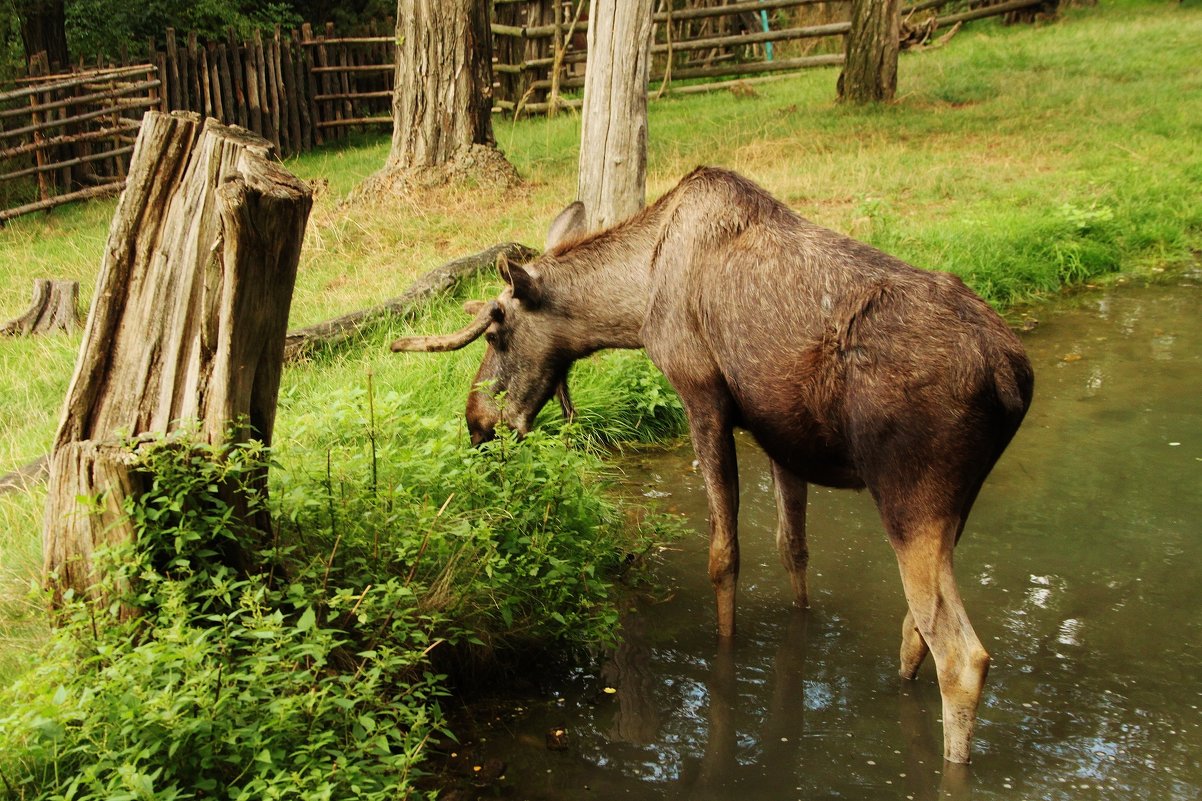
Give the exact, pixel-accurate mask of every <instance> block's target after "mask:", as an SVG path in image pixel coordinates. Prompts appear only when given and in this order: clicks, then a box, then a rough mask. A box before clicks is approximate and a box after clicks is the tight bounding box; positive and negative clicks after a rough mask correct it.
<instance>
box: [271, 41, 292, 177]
mask: <svg viewBox="0 0 1202 801" xmlns="http://www.w3.org/2000/svg"><path fill="white" fill-rule="evenodd" d="M280 44H281V42H280V26H279V25H276V26H275V30H274V31H272V34H271V76H272V87H271V94H272V97H274V98H275V110H274V111H273V112H272V113H273V114H274V117H273V120H274V122H275V130H276V139H278V140H279V145H278V150H277V152H278V153H281V154H282V153H290V152H292V150H291V133H290V132H289V130H288V93H287V92H285V91H284V75H283V60H282V59H281V57H280Z"/></svg>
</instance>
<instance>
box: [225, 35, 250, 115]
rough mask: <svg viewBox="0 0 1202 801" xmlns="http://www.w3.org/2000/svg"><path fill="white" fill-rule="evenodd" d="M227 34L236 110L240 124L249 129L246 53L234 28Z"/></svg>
mask: <svg viewBox="0 0 1202 801" xmlns="http://www.w3.org/2000/svg"><path fill="white" fill-rule="evenodd" d="M226 34H227V38H226V41H227V43H228V45H229V59H230V77H231V78H232V79H233V93H234V108H235V110H237V112H238V124H239V125H241V126H242V127H243V128H247V127H249V126H250V121H249V119H248V117H247V114H248V110H249V108H250V97H249V92H247V90H246V84H245V81H244V80H243V78H244V77H245V75H246V64H245V63H244V59H245V58H246V52H245V50H243V48H242V47H241V46H240V45H239V44H238V36H237V34H235V32H234V28H233V26H230V27H229V28H227V29H226Z"/></svg>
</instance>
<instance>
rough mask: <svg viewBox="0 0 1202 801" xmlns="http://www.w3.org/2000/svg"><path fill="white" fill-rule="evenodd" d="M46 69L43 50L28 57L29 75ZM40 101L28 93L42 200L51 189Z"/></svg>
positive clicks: (35, 75)
mask: <svg viewBox="0 0 1202 801" xmlns="http://www.w3.org/2000/svg"><path fill="white" fill-rule="evenodd" d="M48 71H49V67H48V66H47V65H46V54H45V53H44V52H42V53H35V54H34V55H33V58H31V59H29V76H30V77H31V78H33V77H37V76H39V75H45V74H46V73H47V72H48ZM40 102H41V101H40V99H39V96H38V93H36V92H34V93H31V94H30V95H29V106H30V108H31V109H33V111H31V112H30V114H29V117H30V119H31V120H32V122H33V128H34V131H33V143H34V145H36V146H37V149H36V150H34V151H33V159H34V164H36V165H37V168H38V173H37V175H38V199H39V200H43V201H44V200H47V199H48V198H49V197H50V195H51V191H50V180H49V177H48V175H47V173H46V171H45V169H44V167H45V166H46V163H47V161H49V159H48V158H47V154H46V150H45V148H44V147H43V146H42V139H43V136H42V132H41V130H40V129H39V126H40V125H41V123H42V122H43V120H42V114H41V113H40V112H39V111H38V110H37V108H38V105H39V104H40Z"/></svg>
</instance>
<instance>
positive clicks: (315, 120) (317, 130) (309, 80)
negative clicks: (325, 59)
mask: <svg viewBox="0 0 1202 801" xmlns="http://www.w3.org/2000/svg"><path fill="white" fill-rule="evenodd" d="M301 36H302V37H303V39H302V41H304V42H312V41H313V27H312V26H311V25H310V24H309V23H307V22H306V23H304V24H303V25H301ZM301 55H302V57H303V58H304V70H305V85H306V87H307V88H308V91H309V121H310V125H311V126H312V127H311V128H310V129H309V130H310V134H311V135H312V137H313V144H315V145H321V144H324V143H325V134H324V133H323V132H322V130H321V121H322V119H323V117H322V106H321V104H320V103H318V102H317V94H318V91H319V87H320V86H321V84H320V83H319V82H318V80H317V75H316V73H314V72H313V66H314V64H315V63H317V59H316V57H315V56H314V54H313V48H312V47H308V46H303V47H301Z"/></svg>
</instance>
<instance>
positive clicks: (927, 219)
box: [0, 0, 1202, 672]
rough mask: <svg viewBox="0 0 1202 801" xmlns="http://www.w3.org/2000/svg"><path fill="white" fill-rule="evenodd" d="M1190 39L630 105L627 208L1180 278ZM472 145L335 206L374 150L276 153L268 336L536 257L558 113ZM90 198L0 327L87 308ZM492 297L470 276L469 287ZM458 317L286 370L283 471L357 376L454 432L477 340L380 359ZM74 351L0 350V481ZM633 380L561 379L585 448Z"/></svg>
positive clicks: (985, 275) (631, 399)
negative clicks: (658, 199) (296, 233)
mask: <svg viewBox="0 0 1202 801" xmlns="http://www.w3.org/2000/svg"><path fill="white" fill-rule="evenodd" d="M1198 41H1202V8H1199V7H1198V5H1197V4H1196V3H1195V4H1190V3H1186V4H1177V3H1168V2H1135V1H1134V0H1131V1H1129V2H1122V3H1120V2H1115V3H1108V4H1105V5H1103V6H1099V7H1095V8H1088V9H1075V10H1071V11H1069V12H1067V13H1066V14H1065V18H1064V19H1063V20H1062V21H1060V22H1058V23H1055V24H1047V25H1040V26H1035V27H1028V26H1016V27H1011V28H1007V27H1004V26H1001V25H999V24H997V23H991V22H986V23H974V24H973V25H970V26H969V27H968V28H966V29H965V30H963V31H961V32H960V33H959V34H958V35H957V36H956V37H954V38H953V39H952V40H951V41H950V43H949V44H947V45H946V46H945V47H943V48H940V49H937V50H931V51H927V52H924V53H907V54H904V55H903V56H902V62H901V67H900V76H901V80H900V86H899V97H898V100H897V102H895V103H892V104H888V105H884V106H876V107H869V108H847V107H842V106H839V105H837V104H836V103H835V102H834V94H835V92H834V84H835V79H836V76H837V71H835V70H833V69H826V70H814V71H810V72H806V73H803V74H799V75H795V76H790V77H788V78H785V79H782V80H780V81H776V82H772V83H765V84H759V85H757V86H756V94H755V96H752V97H736V96H734V95H732V94H730V93H727V92H719V93H714V94H710V95H704V96H688V97H680V98H669V99H664V100H661V101H658V102H655V103H653V104H652V106H651V112H650V153H649V172H648V195H649V197H655V196H658V195H659V194H661V193H663V192H664V191H666V190H667V189H669V188H670V187H671V186H672V185H673V184H674V183H675V182H676V181H677V180H678V179H679V178H680V176H681V175H683V174H684V173H685V172H687V171H688V170H689V169H691V168H692V167H694V166H696V165H698V164H703V163H708V164H718V165H723V166H728V167H731V168H734V169H736V170H739V171H741V172H743V173H745V174H747V175H749V176H751V177H752V178H754V179H755V180H757V181H759V182H760V183H762V184H764V185H765V186H766V187H767V188H768V189H770V190H771V191H772V192H774V193H775V194H776V195H778V196H779V197H781V198H782V199H783V200H785V201H786V202H788V203H789V204H790V205H792V206H793V207H794V208H796V209H797V210H798V211H800V212H801V213H802V214H804V215H805V216H807V217H809V218H811V219H813V220H815V221H816V222H819V223H821V224H824V225H827V226H829V227H832V228H835V229H837V230H840V231H844V232H846V233H849V234H851V235H853V236H856V237H858V238H861V239H864V240H866V241H869V242H871V243H873V244H876V245H878V246H880V247H882V248H885V249H887V250H889V251H891V252H894V253H896V254H897V255H899V256H901V257H903V258H905V259H907V260H909V261H911V262H913V263H914V264H917V265H919V266H925V267H932V268H940V269H947V270H951V271H953V272H956V273H958V274H960V275H962V276H963V277H965V279H966V280H967V281H968V282H969V283H970V284H971V285H973V286H974V287H975V288H976V289H977V290H978V291H980V292H981V293H982V294H983V295H984V296H986V297H987V298H988V299H989V300H990V301H991V302H993V303H995V304H996V305H998V306H999V307H1005V306H1007V305H1009V304H1013V303H1016V302H1020V301H1029V300H1032V299H1035V300H1038V299H1039V298H1042V297H1047V296H1051V295H1053V294H1055V293H1056V292H1057V291H1058V289H1059V288H1060V287H1061V286H1062V285H1064V284H1066V283H1082V282H1090V281H1096V280H1099V279H1101V278H1104V277H1105V276H1108V275H1113V274H1115V273H1116V272H1118V271H1134V272H1139V271H1142V270H1146V269H1148V268H1151V267H1154V266H1155V267H1163V266H1172V265H1174V264H1180V263H1184V262H1187V261H1189V260H1191V259H1192V258H1194V257H1193V256H1192V254H1191V252H1192V251H1197V250H1199V249H1202V204H1199V203H1198V202H1197V187H1198V186H1199V185H1202V116H1200V115H1198V114H1197V113H1196V110H1197V109H1198V108H1202V72H1200V71H1199V70H1198V68H1197V42H1198ZM496 134H497V138H498V140H499V142H500V144H501V147H502V148H503V149H504V151H505V152H506V153H507V154H508V156H509V157H510V159H511V161H513V163H514V164H515V165H516V166H517V168H518V170H519V172H520V173H521V174H522V175H523V176H524V177H525V178H526V182H525V183H524V184H523V185H522V186H520V187H518V188H516V189H513V190H510V191H507V192H504V193H498V192H492V191H482V190H478V189H463V188H450V189H445V190H440V191H434V192H430V193H428V194H425V195H422V196H420V197H410V198H401V199H395V198H394V199H385V200H380V201H377V202H374V203H371V204H355V205H353V206H347V205H343V204H342V201H343V199H344V198H346V196H347V195H348V193H350V192H351V190H353V189H354V187H355V186H356V185H357V184H358V182H359V181H361V180H362V179H363V178H364V177H366V176H367V175H369V174H370V173H371V172H373V171H374V170H375V169H377V168H378V167H379V166H381V165H382V164H383V162H384V160H385V157H386V155H387V148H388V143H387V140H386V138H384V137H379V138H374V139H372V138H368V139H363V140H360V141H358V142H356V144H355V146H353V147H348V148H345V149H341V150H333V149H326V150H322V151H318V152H315V153H311V154H307V155H305V156H303V157H300V158H297V159H294V160H290V161H289V162H288V166H289V168H290V169H292V170H293V171H295V172H296V173H297V174H298V175H300V176H301V177H303V178H305V179H308V180H313V181H316V182H321V183H322V188H321V189H320V192H319V197H318V200H317V203H316V205H315V208H314V212H313V216H312V220H311V223H310V226H309V229H308V232H307V235H306V245H305V250H304V252H303V254H302V264H301V269H300V275H299V278H298V285H297V290H296V295H295V300H294V304H293V309H292V323H293V324H294V325H303V324H308V323H313V322H316V321H318V320H322V319H326V318H329V317H333V316H336V315H338V314H342V313H345V312H348V311H351V310H354V309H358V308H362V307H364V306H367V305H371V304H374V303H377V302H379V301H380V300H382V299H384V298H387V297H391V296H394V295H396V294H399V293H400V292H401V291H402V290H403V289H404V288H405V287H406V286H407V285H408V283H409V282H410V281H411V280H412V279H413V278H414V277H415V276H417V275H419V274H420V273H422V272H424V271H425V270H427V269H429V268H431V267H433V266H435V265H437V264H440V263H442V262H444V261H446V260H448V259H450V258H453V257H456V256H459V255H462V254H464V253H468V252H472V251H475V250H479V249H481V248H483V247H485V246H487V245H490V244H493V243H495V242H499V241H505V240H518V241H522V242H525V243H528V244H532V245H538V244H540V243H541V242H542V239H543V235H544V231H545V226H546V224H547V221H549V220H550V219H551V218H552V217H553V216H554V214H555V213H556V212H557V211H558V210H559V209H560V208H561V207H562V206H563V205H564V204H565V203H566V202H568V201H570V200H571V199H572V198H573V197H574V196H575V169H576V159H577V146H578V144H577V143H578V139H579V122H578V119H577V118H576V117H575V116H574V115H572V114H563V115H561V116H559V117H558V118H556V119H554V120H542V119H533V120H521V121H518V122H511V121H508V120H505V119H500V118H499V119H497V121H496ZM114 205H115V203H114V201H106V202H97V203H91V204H87V205H81V206H73V207H70V208H64V209H59V210H57V211H55V212H53V213H52V214H46V215H35V216H30V217H26V218H23V219H20V220H17V221H14V222H13V223H11V224H9V225H8V226H6V227H5V228H4V229H2V230H0V318H3V319H7V318H9V317H12V316H15V315H16V314H19V313H20V312H21V311H23V309H24V307H25V305H26V304H27V302H28V294H29V289H30V285H31V281H32V279H33V278H36V277H56V278H74V279H77V280H79V281H80V282H81V289H82V291H81V294H82V296H83V300H84V302H85V303H87V302H88V301H89V300H90V296H91V293H92V286H93V283H94V281H95V276H96V271H97V268H98V265H99V261H100V255H101V252H102V250H103V246H104V240H105V236H106V233H107V227H108V222H109V219H110V217H111V215H112V211H113V208H114ZM493 290H495V285H489V284H488V283H487V282H484V283H483V284H480V285H477V286H475V287H472V288H470V290H469V291H470V292H472V293H480V294H484V293H487V292H490V291H493ZM461 319H462V318H461V313H460V312H459V311H457V307H456V304H449V305H447V306H446V307H445V308H437V309H434V310H432V311H431V312H430V314H429V315H428V316H426V317H424V318H422V319H421V320H418V321H416V322H415V323H413V324H411V325H408V326H400V325H384V326H381V327H380V328H379V329H377V330H376V331H375V332H374V333H371V334H369V335H368V336H367V337H366V338H365V339H364V341H363V342H362V343H361V344H360V345H359V346H357V347H354V348H351V349H347V350H342V351H338V352H335V353H330V354H321V355H319V356H317V357H316V358H314V359H313V360H312V361H310V362H309V363H307V364H304V365H301V366H298V367H293V368H290V369H289V370H288V371H286V373H285V376H284V384H283V387H282V393H281V405H280V416H279V419H278V421H277V436H278V445H279V450H280V457H281V459H282V460H283V461H284V463H285V465H286V466H287V467H288V468H289V469H293V470H296V469H300V467H301V466H302V465H304V464H306V463H307V462H309V461H311V460H312V459H313V458H314V456H313V454H314V452H320V451H321V448H322V444H321V442H320V439H319V437H317V436H316V435H307V434H305V433H303V431H302V429H303V426H301V421H302V420H304V419H306V418H307V416H308V415H311V414H313V413H315V412H320V410H323V409H326V408H328V407H330V406H331V404H332V403H333V402H334V401H335V400H336V399H337V397H338V396H339V395H340V393H346V392H350V391H353V390H355V389H356V388H362V387H364V386H365V384H366V380H367V374H368V372H369V370H370V371H371V372H372V373H373V374H374V378H373V380H374V382H375V385H376V387H377V388H379V389H380V391H387V390H389V389H394V388H403V389H405V391H406V393H407V395H406V398H407V401H406V402H407V403H409V404H410V405H411V407H412V408H413V409H416V410H422V412H423V413H424V414H426V415H429V416H431V417H434V418H440V419H454V420H457V419H458V417H459V415H460V413H461V407H462V403H463V398H464V393H465V390H466V388H467V384H468V382H469V380H470V376H471V374H472V372H473V370H474V361H475V359H477V358H478V347H479V346H478V345H477V346H473V348H469V349H468V350H466V351H464V352H462V353H459V354H455V355H444V356H439V355H413V354H408V355H406V354H400V355H393V354H390V353H388V352H387V350H386V347H385V344H386V342H387V341H388V339H389V338H390V337H391V336H395V335H397V334H398V333H400V332H401V331H402V330H424V331H429V330H436V329H444V328H447V327H449V326H451V325H456V324H458V323H459V322H460V321H461ZM77 347H78V336H75V337H67V336H55V337H49V338H46V339H42V340H33V341H8V342H3V343H0V399H3V401H2V403H0V473H2V472H5V471H7V470H9V469H12V468H14V467H16V466H18V465H20V464H23V463H25V462H26V461H28V460H30V459H32V458H35V457H37V456H39V455H41V454H43V453H45V452H46V450H47V449H48V447H49V443H50V440H51V437H52V435H53V430H54V427H55V424H56V422H57V416H58V410H59V405H60V403H61V399H62V397H63V395H64V392H65V388H66V384H67V381H68V379H69V377H70V371H71V366H72V363H73V359H74V353H75V350H76V349H77ZM656 380H657V379H655V378H654V374H653V373H651V372H650V370H649V368H648V367H647V366H646V363H645V362H644V361H641V360H640V358H639V357H637V356H635V355H633V354H628V353H620V354H613V355H610V356H606V357H603V358H599V359H593V360H588V361H586V362H585V363H584V364H582V365H580V366H578V367H577V368H576V374H575V375H574V379H573V381H574V390H575V394H576V400H577V405H578V407H579V408H580V410H581V412H582V415H583V416H584V418H585V419H584V423H585V428H586V431H587V433H588V434H589V435H590V436H591V437H593V438H594V439H597V440H614V439H620V438H622V437H623V436H628V435H629V434H630V433H631V428H632V427H634V426H635V424H636V423H638V424H639V425H640V426H642V427H643V428H642V431H643V432H644V434H650V433H651V432H655V433H658V434H661V435H662V434H663V433H665V432H668V431H672V430H674V426H676V425H678V421H679V416H678V414H677V410H673V409H669V408H663V407H657V406H656V404H657V403H659V401H658V400H656V399H655V398H657V397H658V396H657V395H656V392H655V391H651V392H648V389H649V388H650V389H651V390H657V389H658V388H659V387H661V386H662V385H660V384H656V383H654V382H655V381H656ZM640 382H643V383H640ZM647 398H652V400H650V401H648V400H647ZM643 407H646V408H643ZM555 414H556V413H555V412H554V411H550V412H548V413H547V415H548V418H549V419H554V418H555ZM648 422H650V425H648ZM34 495H35V496H36V493H35V494H34ZM39 504H40V499H39V498H37V497H26V496H12V495H8V496H0V526H3V529H2V530H0V564H3V566H4V567H3V571H4V575H3V583H4V587H5V589H4V590H3V591H2V592H0V598H7V599H8V600H6V601H2V603H4V604H7V606H6V607H5V609H12V610H13V614H11V615H9V614H6V613H5V611H4V610H0V619H3V620H8V621H12V622H7V623H0V651H2V652H3V653H4V654H8V655H0V670H5V671H6V672H7V670H8V669H9V668H11V667H12V665H13V664H14V663H15V662H19V660H20V654H21V653H23V650H22V649H23V648H25V643H27V642H28V640H29V637H30V636H32V635H31V632H33V631H36V626H35V627H32V628H31V627H29V626H27V625H26V624H25V623H23V622H22V621H24V620H27V618H26V617H25V616H24V615H23V612H22V611H21V610H22V606H21V604H22V603H23V602H22V601H21V600H20V599H21V597H22V593H23V588H24V587H25V586H26V585H27V584H28V582H29V580H30V579H31V578H32V577H34V576H36V574H37V571H38V564H39V561H40V557H39V554H38V551H39V537H38V533H37V528H38V524H39V523H38V521H39V518H40V513H39V512H38V511H37V509H38V505H39ZM6 660H7V661H6Z"/></svg>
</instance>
